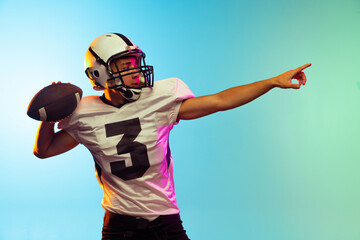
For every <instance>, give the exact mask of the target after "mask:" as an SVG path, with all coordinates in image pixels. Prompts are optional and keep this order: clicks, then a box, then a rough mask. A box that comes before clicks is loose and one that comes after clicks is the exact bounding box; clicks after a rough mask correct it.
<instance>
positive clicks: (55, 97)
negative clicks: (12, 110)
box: [27, 83, 82, 122]
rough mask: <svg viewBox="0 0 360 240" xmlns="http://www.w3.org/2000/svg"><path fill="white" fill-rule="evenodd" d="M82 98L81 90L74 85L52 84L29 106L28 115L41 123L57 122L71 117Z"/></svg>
mask: <svg viewBox="0 0 360 240" xmlns="http://www.w3.org/2000/svg"><path fill="white" fill-rule="evenodd" d="M81 98H82V90H81V88H79V87H77V86H75V85H73V84H70V83H55V84H51V85H49V86H47V87H45V88H43V89H41V90H40V91H39V92H38V93H37V94H36V95H35V96H34V97H33V99H32V100H31V102H30V104H29V106H28V109H27V115H28V116H29V117H31V118H33V119H35V120H39V121H45V122H57V121H60V120H62V119H64V118H66V117H68V116H70V115H71V114H72V113H73V112H74V110H75V109H76V107H77V105H78V104H79V102H80V100H81Z"/></svg>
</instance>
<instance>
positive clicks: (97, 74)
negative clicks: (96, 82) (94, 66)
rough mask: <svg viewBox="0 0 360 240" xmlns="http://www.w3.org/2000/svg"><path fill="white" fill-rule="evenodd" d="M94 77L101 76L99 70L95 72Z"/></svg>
mask: <svg viewBox="0 0 360 240" xmlns="http://www.w3.org/2000/svg"><path fill="white" fill-rule="evenodd" d="M94 76H95V77H97V78H98V77H99V76H100V74H99V71H98V70H95V71H94Z"/></svg>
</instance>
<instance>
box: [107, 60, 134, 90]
mask: <svg viewBox="0 0 360 240" xmlns="http://www.w3.org/2000/svg"><path fill="white" fill-rule="evenodd" d="M110 67H111V70H112V71H113V72H114V73H115V72H121V76H122V79H123V81H124V84H125V86H127V87H139V86H140V74H139V73H138V72H136V71H137V69H134V68H137V67H138V61H137V59H136V58H135V57H126V58H119V59H117V60H115V61H114V62H112V63H111V64H110ZM122 71H123V72H122Z"/></svg>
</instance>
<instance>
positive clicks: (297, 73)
mask: <svg viewBox="0 0 360 240" xmlns="http://www.w3.org/2000/svg"><path fill="white" fill-rule="evenodd" d="M311 65H312V64H311V63H308V64H305V65H303V66H301V67H298V68H296V69H293V70H290V71H287V72H285V73H283V74H281V75H279V76H277V77H275V81H276V85H277V87H279V88H293V89H299V88H300V86H301V85H305V83H306V76H305V73H304V72H303V70H304V69H306V68H308V67H310V66H311ZM292 79H296V80H297V81H298V82H299V83H298V84H295V83H292V82H291V81H292Z"/></svg>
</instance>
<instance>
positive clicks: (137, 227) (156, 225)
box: [102, 211, 189, 240]
mask: <svg viewBox="0 0 360 240" xmlns="http://www.w3.org/2000/svg"><path fill="white" fill-rule="evenodd" d="M102 240H189V238H188V237H187V235H186V233H185V230H184V228H183V226H182V221H181V219H180V215H179V214H175V215H163V216H160V217H158V218H156V219H155V220H154V221H148V220H146V219H143V218H136V217H132V216H125V215H120V214H114V213H110V212H108V211H105V216H104V225H103V230H102Z"/></svg>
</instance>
